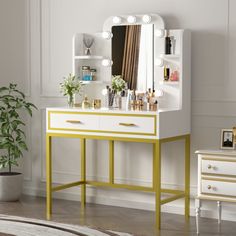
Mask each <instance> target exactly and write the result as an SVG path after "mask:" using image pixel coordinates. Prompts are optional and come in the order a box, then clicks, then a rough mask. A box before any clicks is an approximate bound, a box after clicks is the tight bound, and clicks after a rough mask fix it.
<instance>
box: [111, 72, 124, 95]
mask: <svg viewBox="0 0 236 236" xmlns="http://www.w3.org/2000/svg"><path fill="white" fill-rule="evenodd" d="M125 84H126V82H125V81H124V80H123V78H122V76H121V75H114V76H112V81H111V88H112V89H113V90H114V91H115V93H117V94H118V93H120V92H121V91H122V90H124V88H125Z"/></svg>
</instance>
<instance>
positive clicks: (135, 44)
mask: <svg viewBox="0 0 236 236" xmlns="http://www.w3.org/2000/svg"><path fill="white" fill-rule="evenodd" d="M140 35H141V25H129V26H127V27H126V33H125V46H124V56H123V63H122V76H123V79H124V80H125V81H126V82H127V83H128V88H129V89H132V90H135V89H136V85H137V75H138V60H139V44H140Z"/></svg>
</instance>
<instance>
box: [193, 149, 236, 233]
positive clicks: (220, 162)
mask: <svg viewBox="0 0 236 236" xmlns="http://www.w3.org/2000/svg"><path fill="white" fill-rule="evenodd" d="M196 153H197V154H198V193H197V197H196V200H195V205H196V226H197V233H199V217H200V209H201V201H202V200H212V201H216V202H217V207H218V223H219V224H220V223H221V202H236V151H234V150H200V151H196Z"/></svg>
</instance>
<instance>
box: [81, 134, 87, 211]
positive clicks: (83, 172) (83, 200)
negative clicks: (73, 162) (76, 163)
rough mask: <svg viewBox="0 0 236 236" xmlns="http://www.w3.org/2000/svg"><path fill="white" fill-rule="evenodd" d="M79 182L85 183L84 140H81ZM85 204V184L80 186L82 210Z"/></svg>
mask: <svg viewBox="0 0 236 236" xmlns="http://www.w3.org/2000/svg"><path fill="white" fill-rule="evenodd" d="M80 150H81V167H80V168H81V181H84V182H85V181H86V139H84V138H81V141H80ZM85 203H86V183H84V184H82V185H81V208H82V209H84V207H85Z"/></svg>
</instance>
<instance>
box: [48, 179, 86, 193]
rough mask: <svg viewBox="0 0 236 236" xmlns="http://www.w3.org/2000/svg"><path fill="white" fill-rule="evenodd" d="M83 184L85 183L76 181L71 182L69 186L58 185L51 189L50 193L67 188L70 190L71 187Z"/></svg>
mask: <svg viewBox="0 0 236 236" xmlns="http://www.w3.org/2000/svg"><path fill="white" fill-rule="evenodd" d="M84 183H85V182H84V181H77V182H73V183H69V184H63V185H59V186H56V187H53V188H52V192H56V191H59V190H63V189H67V188H72V187H75V186H79V185H81V184H84Z"/></svg>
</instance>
